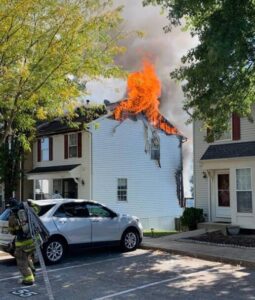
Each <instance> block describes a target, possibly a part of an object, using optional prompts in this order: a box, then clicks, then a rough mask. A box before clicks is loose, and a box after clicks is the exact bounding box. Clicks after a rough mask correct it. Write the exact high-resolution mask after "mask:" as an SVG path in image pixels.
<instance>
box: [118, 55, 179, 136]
mask: <svg viewBox="0 0 255 300" xmlns="http://www.w3.org/2000/svg"><path fill="white" fill-rule="evenodd" d="M127 91H128V98H127V99H125V100H123V101H122V102H121V103H120V104H119V105H118V106H117V107H116V108H115V110H114V113H113V115H114V118H115V119H116V120H122V119H123V118H124V115H125V113H131V114H135V115H137V114H139V113H143V114H145V116H146V117H147V119H148V120H149V122H150V123H151V124H152V125H153V126H154V127H156V128H160V129H162V130H163V131H165V132H166V133H167V134H179V132H178V130H177V128H175V127H173V126H171V124H170V123H168V122H167V121H166V120H165V118H164V117H163V116H162V115H161V114H160V112H159V104H160V103H159V100H158V97H159V96H160V94H161V84H160V81H159V79H158V77H157V75H156V73H155V70H154V66H153V65H152V64H151V63H150V62H149V61H147V60H145V61H144V62H143V70H142V71H139V72H134V73H131V74H130V75H129V76H128V80H127Z"/></svg>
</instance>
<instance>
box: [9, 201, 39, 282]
mask: <svg viewBox="0 0 255 300" xmlns="http://www.w3.org/2000/svg"><path fill="white" fill-rule="evenodd" d="M10 209H11V214H10V217H9V231H10V233H11V234H13V235H15V253H14V255H15V258H16V261H17V266H18V268H19V271H20V273H21V275H22V284H24V285H33V284H34V282H35V276H34V275H35V267H34V264H33V254H34V251H35V245H34V242H33V239H32V237H31V233H30V230H29V224H28V217H27V213H26V211H25V209H24V206H23V204H22V203H19V202H18V201H17V200H16V199H11V200H10Z"/></svg>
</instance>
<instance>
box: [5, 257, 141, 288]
mask: <svg viewBox="0 0 255 300" xmlns="http://www.w3.org/2000/svg"><path fill="white" fill-rule="evenodd" d="M137 256H140V254H138V255H132V256H127V257H123V256H122V257H113V258H108V259H103V260H99V261H95V262H90V263H84V264H79V265H75V266H68V267H63V268H57V269H47V272H48V273H53V272H57V271H62V270H68V269H75V268H81V267H85V266H90V265H97V264H101V263H104V262H110V261H114V260H120V259H123V258H133V257H137ZM37 270H41V269H37ZM41 274H42V272H41V271H40V272H37V275H41ZM17 278H21V276H20V275H16V276H11V277H7V278H2V279H0V282H3V281H8V280H11V279H17Z"/></svg>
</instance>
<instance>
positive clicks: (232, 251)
mask: <svg viewBox="0 0 255 300" xmlns="http://www.w3.org/2000/svg"><path fill="white" fill-rule="evenodd" d="M202 233H205V229H198V230H194V231H188V232H183V233H179V234H173V235H169V236H165V237H161V238H150V237H144V238H143V242H142V248H144V249H153V250H154V249H155V250H162V251H166V252H169V253H173V254H180V255H185V256H192V257H196V258H201V259H205V260H210V261H218V262H223V263H229V264H232V265H242V266H246V267H252V268H255V255H254V254H255V249H254V248H250V249H249V248H236V247H231V246H218V245H212V244H202V243H196V242H192V241H191V240H185V238H187V237H191V236H196V235H200V234H202Z"/></svg>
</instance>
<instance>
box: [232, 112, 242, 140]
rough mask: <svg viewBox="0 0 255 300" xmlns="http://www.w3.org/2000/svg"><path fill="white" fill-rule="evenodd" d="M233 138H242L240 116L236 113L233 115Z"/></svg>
mask: <svg viewBox="0 0 255 300" xmlns="http://www.w3.org/2000/svg"><path fill="white" fill-rule="evenodd" d="M232 138H233V140H234V141H237V140H240V138H241V125H240V117H239V116H238V115H237V114H236V113H233V115H232Z"/></svg>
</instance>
